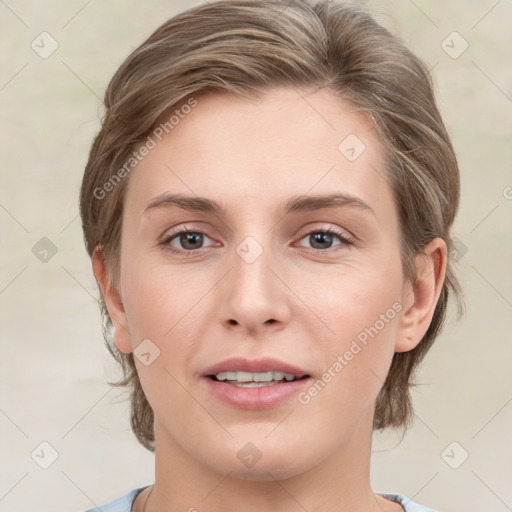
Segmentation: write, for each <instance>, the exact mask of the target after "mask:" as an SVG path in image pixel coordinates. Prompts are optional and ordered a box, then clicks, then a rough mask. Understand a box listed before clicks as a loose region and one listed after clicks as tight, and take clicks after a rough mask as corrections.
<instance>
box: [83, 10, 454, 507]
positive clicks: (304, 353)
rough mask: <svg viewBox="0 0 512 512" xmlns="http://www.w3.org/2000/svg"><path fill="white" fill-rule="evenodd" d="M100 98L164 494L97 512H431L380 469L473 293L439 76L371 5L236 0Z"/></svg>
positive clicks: (142, 410)
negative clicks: (387, 435) (457, 237)
mask: <svg viewBox="0 0 512 512" xmlns="http://www.w3.org/2000/svg"><path fill="white" fill-rule="evenodd" d="M105 106H106V115H105V118H104V120H103V124H102V128H101V131H100V133H99V134H98V136H97V137H96V139H95V141H94V144H93V147H92V149H91V153H90V155H89V161H88V163H87V166H86V169H85V174H84V178H83V183H82V190H81V199H80V201H81V216H82V223H83V229H84V235H85V241H86V246H87V250H88V252H89V255H90V256H91V258H92V264H93V270H94V274H95V277H96V280H97V282H98V285H99V288H100V290H101V307H102V312H103V314H104V320H105V336H106V341H107V345H108V347H109V349H110V351H111V353H112V354H113V355H114V356H115V357H116V359H117V360H118V361H119V362H120V363H121V365H122V367H123V370H124V377H125V378H124V380H123V381H122V383H121V384H122V385H129V386H131V389H132V395H131V425H132V429H133V431H134V433H135V435H136V436H137V438H138V440H139V441H140V442H141V443H142V444H143V445H144V446H145V447H146V448H147V449H148V450H151V451H154V452H155V483H154V484H153V485H147V486H143V487H139V488H137V489H134V490H132V491H130V492H129V493H127V494H126V495H124V496H121V497H120V498H117V499H115V500H114V501H112V502H110V503H109V504H107V505H103V506H102V507H101V510H102V511H118V512H121V511H123V512H124V511H129V510H132V511H134V512H155V511H162V510H167V511H174V510H176V511H178V510H188V511H190V512H192V511H194V510H197V511H199V512H203V511H220V510H222V511H224V512H225V511H234V510H240V509H241V508H242V507H243V509H244V510H251V511H258V512H261V511H265V510H269V511H270V510H280V511H296V510H297V511H298V510H311V511H313V510H315V511H320V510H326V511H327V510H333V511H334V510H350V511H351V512H363V511H364V512H370V511H371V512H376V511H386V512H392V511H403V510H406V511H407V512H419V511H423V512H425V511H429V510H431V509H430V508H427V507H424V506H421V505H418V504H416V503H414V502H413V501H411V500H410V499H409V498H408V497H406V496H404V495H402V494H391V493H388V494H384V493H375V492H374V491H373V490H372V488H371V483H370V477H369V475H370V452H371V440H372V432H373V430H374V429H384V428H388V427H391V428H399V427H403V428H406V427H407V425H408V424H409V423H410V419H411V416H412V403H411V398H410V395H409V386H410V384H411V380H412V376H413V373H414V370H415V369H416V367H417V366H418V364H419V363H420V361H421V360H422V358H423V357H424V356H425V354H426V353H427V351H428V350H429V348H430V347H431V346H432V343H433V342H434V340H435V338H436V337H437V335H438V334H439V332H440V329H441V327H442V324H443V321H444V317H445V313H446V307H447V301H448V297H449V295H450V294H451V293H454V294H455V296H456V298H457V299H460V296H461V292H460V286H459V284H458V281H457V278H456V276H455V274H454V272H453V268H452V263H451V252H452V247H453V244H452V240H451V237H450V228H451V225H452V223H453V221H454V217H455V214H456V212H457V208H458V202H459V172H458V167H457V161H456V157H455V155H454V152H453V148H452V145H451V143H450V140H449V137H448V135H447V133H446V130H445V127H444V125H443V122H442V119H441V117H440V114H439V112H438V109H437V106H436V102H435V99H434V95H433V91H432V84H431V81H430V77H429V74H428V71H427V70H426V68H425V67H424V65H423V64H422V63H421V62H420V61H419V60H418V58H417V57H415V56H414V55H413V54H412V53H411V52H410V51H409V50H408V49H407V48H406V47H405V46H404V45H403V44H402V43H401V42H400V41H399V40H398V39H397V38H396V37H395V36H393V35H391V34H390V33H389V32H388V31H387V30H386V29H384V28H383V27H381V26H380V25H378V24H377V23H376V22H375V21H374V20H373V19H372V18H371V17H370V16H369V15H368V14H366V13H364V12H363V11H361V10H359V9H357V8H354V7H348V6H345V5H341V4H337V3H334V2H327V1H322V0H321V1H319V2H313V1H311V2H308V1H306V0H292V1H291V2H287V3H286V4H284V3H282V2H279V1H277V0H221V1H217V2H213V3H206V4H204V5H202V6H200V7H196V8H194V9H190V10H189V11H186V12H184V13H182V14H180V15H178V16H176V17H174V18H172V19H170V20H168V21H167V22H165V23H164V24H163V25H162V26H161V27H160V28H158V29H157V30H156V31H155V32H154V33H153V34H152V35H151V36H150V37H149V39H148V40H147V41H145V42H144V43H143V44H142V45H141V46H140V47H139V48H137V49H136V50H135V51H134V52H133V53H132V54H131V55H130V56H129V57H128V58H127V59H126V61H125V62H124V63H123V64H122V65H121V67H120V68H119V70H118V71H117V72H116V74H115V76H114V77H113V79H112V81H111V82H110V85H109V87H108V89H107V92H106V95H105ZM459 314H460V303H459ZM91 510H100V509H91Z"/></svg>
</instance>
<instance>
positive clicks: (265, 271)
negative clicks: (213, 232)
mask: <svg viewBox="0 0 512 512" xmlns="http://www.w3.org/2000/svg"><path fill="white" fill-rule="evenodd" d="M273 247H274V244H273V243H272V232H265V231H264V230H263V229H262V230H260V231H258V234H255V235H249V236H247V237H245V238H244V239H243V240H242V241H241V242H240V243H239V244H238V245H237V246H236V247H235V248H234V251H233V254H232V258H231V262H230V263H231V265H230V266H231V267H232V270H231V272H230V273H229V276H228V279H227V281H226V285H225V287H224V290H223V293H222V297H221V299H220V300H221V301H222V305H221V307H220V308H219V312H220V314H221V321H222V322H225V323H228V324H230V325H233V324H235V325H240V326H242V327H245V328H246V329H249V330H251V331H254V330H257V329H259V328H262V327H264V326H265V324H266V325H269V324H275V323H277V322H279V323H283V322H286V321H287V320H288V318H289V308H288V304H287V295H286V293H285V290H284V285H283V283H282V282H281V281H280V280H279V279H278V278H277V277H276V275H275V273H276V270H277V269H278V268H280V265H279V263H278V261H277V257H276V254H275V253H274V252H275V251H274V249H273ZM277 272H279V271H278V270H277Z"/></svg>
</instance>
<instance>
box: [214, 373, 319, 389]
mask: <svg viewBox="0 0 512 512" xmlns="http://www.w3.org/2000/svg"><path fill="white" fill-rule="evenodd" d="M208 377H209V378H210V379H212V380H214V381H216V382H223V383H225V384H231V385H233V386H238V387H242V388H261V387H264V386H275V385H276V384H282V383H285V382H294V381H296V380H301V379H307V378H309V375H307V374H306V375H293V374H291V373H285V372H280V371H268V372H254V373H253V372H243V371H227V372H219V373H217V374H215V375H208Z"/></svg>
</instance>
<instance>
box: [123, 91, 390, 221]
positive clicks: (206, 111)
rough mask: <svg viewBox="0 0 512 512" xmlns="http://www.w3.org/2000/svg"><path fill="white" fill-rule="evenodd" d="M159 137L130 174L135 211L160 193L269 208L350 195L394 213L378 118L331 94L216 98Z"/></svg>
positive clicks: (180, 116)
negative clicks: (297, 199) (305, 198)
mask: <svg viewBox="0 0 512 512" xmlns="http://www.w3.org/2000/svg"><path fill="white" fill-rule="evenodd" d="M185 112H187V113H186V114H185ZM161 131H163V132H164V133H163V135H162V134H159V136H158V137H156V136H155V135H154V133H153V134H152V135H151V137H153V139H154V140H155V142H156V145H155V147H154V148H153V149H151V150H150V151H149V153H148V154H147V155H146V156H145V157H144V158H143V159H142V161H141V162H140V163H139V164H138V165H137V167H136V168H135V169H134V170H133V171H132V173H131V176H130V181H129V186H128V190H127V193H126V198H125V200H126V203H127V204H128V205H130V208H133V209H135V210H136V211H137V212H138V213H141V212H142V211H143V210H144V209H145V208H146V206H147V205H148V204H149V203H150V202H151V200H153V199H154V198H155V197H156V196H158V195H161V194H163V193H183V194H188V195H197V196H203V197H211V198H212V199H215V200H219V202H220V201H221V202H222V204H225V205H227V206H228V207H229V205H233V207H236V209H237V210H238V211H241V210H240V209H243V208H244V207H247V208H249V206H250V205H252V204H253V201H254V206H256V201H257V206H258V207H259V208H260V209H261V208H262V207H264V209H265V210H267V208H266V207H267V206H268V208H269V211H270V209H273V208H274V206H275V203H277V202H280V201H282V200H283V199H284V200H285V199H287V198H289V197H291V196H296V195H301V194H313V195H317V194H326V193H329V194H330V193H333V192H344V193H347V194H351V195H354V196H358V197H361V198H362V199H363V200H364V201H365V202H367V203H369V204H372V205H375V207H376V209H377V210H378V209H379V208H381V209H382V213H385V212H384V210H387V211H388V213H389V212H390V211H391V210H393V209H394V205H393V204H392V203H393V200H392V193H391V190H390V188H389V186H388V184H387V182H386V180H385V174H384V166H385V161H384V154H385V151H384V147H383V144H382V142H381V141H380V139H379V138H378V135H377V132H376V130H375V128H374V126H373V124H372V122H371V121H370V120H369V119H368V117H367V116H366V115H364V114H363V113H362V112H361V111H358V110H356V109H355V108H353V107H351V106H350V105H348V104H346V103H344V102H343V101H342V100H340V99H339V98H337V97H335V96H334V94H333V93H331V92H330V91H328V90H320V91H318V92H314V93H309V92H308V91H305V90H301V91H299V90H295V89H290V88H282V89H274V90H271V91H269V92H268V93H267V94H266V95H265V96H264V97H263V98H262V99H260V100H258V101H247V100H244V99H240V98H237V97H234V96H232V95H227V94H210V95H206V96H202V97H199V98H198V99H197V105H196V106H195V107H194V108H192V109H186V110H184V111H183V112H178V113H176V115H175V116H174V118H173V122H172V124H168V125H167V129H166V130H162V129H160V132H161ZM166 132H168V133H166ZM159 139H161V140H159Z"/></svg>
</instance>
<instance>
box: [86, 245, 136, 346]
mask: <svg viewBox="0 0 512 512" xmlns="http://www.w3.org/2000/svg"><path fill="white" fill-rule="evenodd" d="M91 261H92V268H93V272H94V277H95V278H96V282H97V283H98V286H99V287H100V290H101V293H102V295H103V298H104V300H105V304H106V306H107V309H108V313H109V315H110V318H111V319H112V324H113V330H112V338H113V341H114V344H115V346H116V347H117V348H118V349H119V350H120V351H121V352H124V353H125V354H129V353H130V352H132V346H131V339H130V333H129V330H128V323H127V318H126V312H125V309H124V305H123V301H122V298H121V293H120V292H119V290H118V289H117V288H116V287H115V286H114V283H113V282H112V280H111V277H110V276H109V274H108V270H107V267H106V264H105V259H104V256H103V253H102V251H101V248H100V247H99V246H97V247H96V248H95V249H94V252H93V254H92V256H91Z"/></svg>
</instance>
